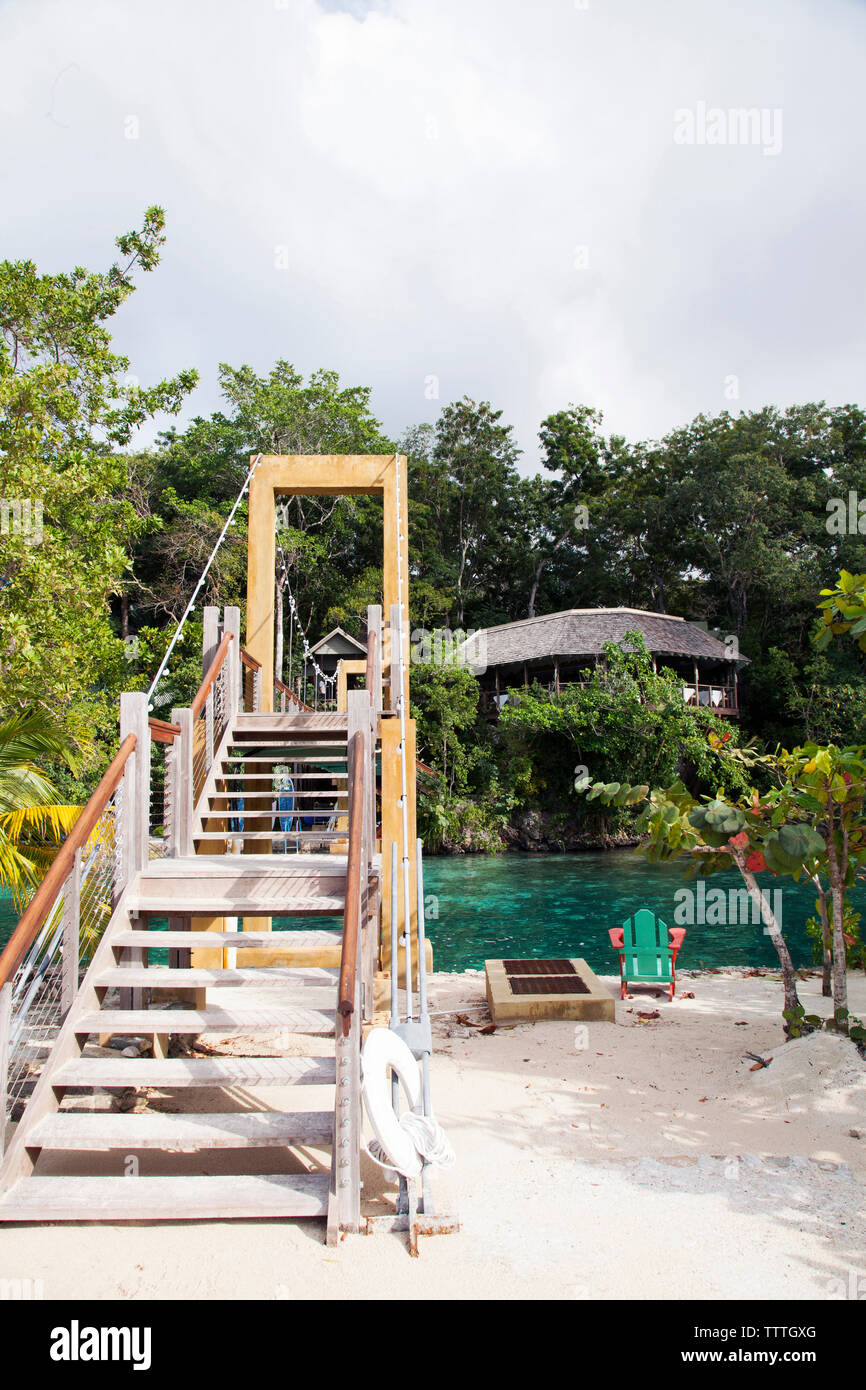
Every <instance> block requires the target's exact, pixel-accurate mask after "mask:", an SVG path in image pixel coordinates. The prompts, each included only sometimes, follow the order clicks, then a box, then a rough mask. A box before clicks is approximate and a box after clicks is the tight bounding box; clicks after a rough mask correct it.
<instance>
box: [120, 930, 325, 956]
mask: <svg viewBox="0 0 866 1390" xmlns="http://www.w3.org/2000/svg"><path fill="white" fill-rule="evenodd" d="M342 939H343V934H342V932H338V931H309V932H307V931H285V932H283V931H244V932H236V931H208V932H188V931H120V932H117V934H116V935H115V936H113V937H112V939H111V944H112V946H120V947H124V948H125V947H128V946H143V947H144V948H145V950H150V951H185V950H190V951H196V950H201V951H208V950H211V948H216V947H219V948H221V949H226V948H228V947H231V946H237V947H238V948H239V949H240V950H244V951H247V950H250V949H252V950H256V949H259V948H267V947H276V948H277V949H279V948H280V947H281V946H282V947H287V946H290V947H293V948H296V947H299V946H311V947H316V946H339V945H340V942H341V941H342Z"/></svg>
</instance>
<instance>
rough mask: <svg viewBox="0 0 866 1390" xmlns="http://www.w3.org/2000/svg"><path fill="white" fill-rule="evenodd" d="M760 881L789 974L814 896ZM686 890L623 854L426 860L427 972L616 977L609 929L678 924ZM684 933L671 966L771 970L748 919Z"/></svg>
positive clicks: (806, 951) (865, 900) (772, 958)
mask: <svg viewBox="0 0 866 1390" xmlns="http://www.w3.org/2000/svg"><path fill="white" fill-rule="evenodd" d="M759 882H760V886H761V888H763V889H764V891H765V892H772V891H773V890H778V891H780V893H781V910H782V925H783V930H784V932H785V938H786V940H787V942H788V945H789V948H790V950H791V955H792V957H793V959H794V963H795V965H808V964H810V963H811V960H812V952H811V943H810V942H809V940H808V938H807V936H806V933H805V930H804V924H805V921H806V918H807V917H810V916H811V915H812V913H813V911H814V904H815V893H814V890H813V889H811V888H809V887H807V886H805V885H801V884H795V883H794V882H793V881H792V880H791V879H773V878H772V876H771V875H770V874H761V875H760V878H759ZM742 886H743V883H742V879H741V878H740V875H739V874H738V873H737V871H736V870H733V871H732V872H730V873H724V874H718V875H716V876H715V877H714V878H712V879H710V880H707V881H706V884H705V887H706V892H707V893H708V894H709V893H711V892H712V890H713V889H716V888H724V889H725V892H726V895H727V892H728V890H729V889H731V888H742ZM684 887H687V888H690V889H692V890H695V889H696V885H695V883H694V882H693V881H692V880H686V879H685V877H684V875H683V868H682V865H678V864H647V863H645V862H644V860H642V859H640V858H638V857H637V856H636V855H634V854H633V853H632V852H631V851H629V850H622V851H614V852H613V853H609V854H601V853H599V854H561V855H551V854H544V855H534V854H501V855H496V856H493V857H492V858H488V857H487V856H481V855H466V856H460V857H454V858H447V859H446V858H437V859H427V860H425V864H424V892H425V896H426V897H427V898H428V899H429V897H430V895H431V894H432V895H434V896H435V897H436V898H437V899H438V904H428V913H427V916H428V932H429V935H430V939H431V941H432V943H433V960H434V964H435V967H436V969H437V970H469V969H481V968H483V965H484V961H485V960H489V959H495V958H497V957H508V956H583V957H584V958H585V959H586V960H587V961H588V962H589V964H590V965H591V966H592V968H593V969H594V970H596V971H602V972H604V973H606V974H615V973H616V970H617V968H618V967H617V966H616V960H615V956H614V953H613V951H612V949H611V945H610V940H609V938H608V935H607V931H608V927H615V926H618V925H620V923H622V921H623V920H624V919H625V918H626V917H629V916H630V915H631V914H632V913H633V912H634V911H635V910H636V909H637V908H639V907H651V908H654V909H655V911H656V912H658V913H659V914H660V916H661V917H662V918H663V920H664V921H665V922H667V924H668V926H674V925H676V923H675V919H674V911H675V909H676V907H677V900H676V899H675V898H674V894H675V893H676V891H677V889H680V888H684ZM851 899H852V902H853V903H854V905H855V907H856V908H857V909H858V910H859V911H864V910H866V890H863V889H859V890H855V891H854V892H853V893H852V894H851ZM771 901H772V900H771ZM431 906H432V907H433V909H434V910H436V908H437V906H438V913H439V916H438V920H436V919H435V918H434V919H432V920H431V919H430V907H431ZM705 915H706V916H712V913H711V912H710V911H707V912H705ZM726 915H727V916H730V915H732V914H730V913H727V914H726ZM686 931H687V935H686V938H685V942H684V944H683V947H682V950H681V951H680V954H679V956H678V958H677V964H678V965H679V966H680V967H681V968H683V969H699V968H700V967H702V966H717V965H776V964H778V958H777V956H776V953H775V951H774V949H773V944H772V942H771V941H770V939H769V937H767V936H765V935H764V932H763V927H762V926H761V925H760V924H758V925H755V926H753V925H751V914H750V913H749V914H748V919H747V921H745V922H744V923H736V924H733V925H725V926H713V925H709V924H704V925H694V926H687V928H686Z"/></svg>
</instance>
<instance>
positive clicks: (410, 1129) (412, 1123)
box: [367, 1110, 457, 1177]
mask: <svg viewBox="0 0 866 1390" xmlns="http://www.w3.org/2000/svg"><path fill="white" fill-rule="evenodd" d="M399 1124H400V1128H401V1129H402V1130H405V1132H406V1133H407V1134H408V1135H409V1138H410V1139H411V1140H412V1143H413V1144H414V1145H415V1149H416V1151H417V1153H419V1154H420V1156H421V1158H423V1159H424V1161H425V1163H432V1164H433V1165H434V1166H435V1167H437V1168H450V1167H452V1165H453V1164H455V1163H456V1162H457V1155H456V1154H455V1152H454V1150H453V1148H452V1147H451V1141H450V1139H449V1138H448V1135H447V1134H446V1133H445V1131H444V1129H443V1128H442V1126H441V1125H440V1123H439V1121H438V1120H434V1119H433V1118H432V1116H430V1115H416V1114H415V1113H414V1111H411V1110H409V1111H407V1112H406V1114H405V1115H401V1116H400V1120H399ZM367 1153H368V1154H369V1155H370V1157H371V1158H372V1160H373V1162H374V1163H376V1164H378V1165H379V1167H380V1168H386V1169H388V1170H390V1171H391V1172H392V1173H395V1172H396V1173H399V1172H401V1169H399V1168H395V1167H394V1162H393V1160H392V1159H390V1158H389V1157H388V1155H387V1153H386V1152H385V1149H384V1147H383V1146H382V1145H381V1144H380V1143H379V1140H378V1139H371V1140H370V1142H369V1144H368V1145H367ZM403 1176H404V1177H413V1176H414V1175H413V1174H412V1173H408V1174H407V1173H404V1174H403Z"/></svg>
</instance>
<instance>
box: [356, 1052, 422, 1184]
mask: <svg viewBox="0 0 866 1390" xmlns="http://www.w3.org/2000/svg"><path fill="white" fill-rule="evenodd" d="M392 1069H393V1070H394V1071H395V1072H396V1073H397V1076H398V1077H399V1079H400V1082H401V1084H402V1086H403V1090H404V1091H405V1092H406V1097H407V1100H408V1102H409V1106H410V1108H411V1109H412V1110H414V1108H415V1106H416V1105H417V1104H418V1102H419V1101H420V1099H421V1071H420V1068H419V1066H418V1063H417V1062H416V1061H415V1058H414V1057H413V1056H412V1053H411V1052H410V1050H409V1048H408V1047H407V1046H406V1044H405V1043H404V1041H403V1039H402V1038H400V1037H398V1036H397V1034H396V1033H392V1032H391V1029H390V1028H373V1029H371V1031H370V1032H369V1033H368V1035H367V1041H366V1042H365V1043H364V1046H363V1047H362V1049H361V1075H362V1078H363V1080H362V1094H363V1096H364V1108H365V1109H366V1111H367V1116H368V1119H369V1121H370V1124H371V1125H372V1127H373V1130H374V1131H375V1134H376V1138H377V1139H378V1141H379V1143H380V1144H381V1146H382V1149H383V1150H384V1152H385V1154H387V1156H388V1160H389V1162H390V1165H391V1167H392V1168H393V1169H394V1170H395V1171H396V1172H398V1173H402V1174H403V1176H404V1177H406V1178H417V1176H418V1174H419V1173H420V1172H421V1157H420V1155H419V1153H418V1150H417V1149H416V1147H415V1144H414V1142H413V1140H412V1136H411V1135H410V1134H408V1133H407V1131H406V1130H405V1129H404V1128H403V1127H402V1126H401V1124H400V1120H399V1117H398V1116H397V1115H395V1113H394V1106H393V1104H392V1101H391V1070H392Z"/></svg>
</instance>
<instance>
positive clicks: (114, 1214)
mask: <svg viewBox="0 0 866 1390" xmlns="http://www.w3.org/2000/svg"><path fill="white" fill-rule="evenodd" d="M329 1181H330V1180H329V1177H328V1174H327V1173H303V1174H298V1175H291V1176H289V1175H285V1174H282V1173H279V1174H269V1175H267V1176H264V1177H251V1176H249V1175H246V1174H232V1175H230V1176H228V1177H222V1176H220V1177H164V1178H125V1177H124V1178H106V1177H98V1178H61V1177H57V1178H26V1179H24V1180H23V1181H21V1182H19V1183H18V1184H17V1185H16V1186H15V1187H13V1188H12V1190H11V1192H9V1193H8V1194H7V1195H6V1196H4V1197H3V1198H2V1199H0V1221H88V1220H90V1221H138V1220H146V1221H208V1220H212V1221H222V1220H230V1219H231V1218H237V1217H261V1216H267V1217H272V1218H274V1217H289V1216H326V1215H327V1211H328V1186H329Z"/></svg>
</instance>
